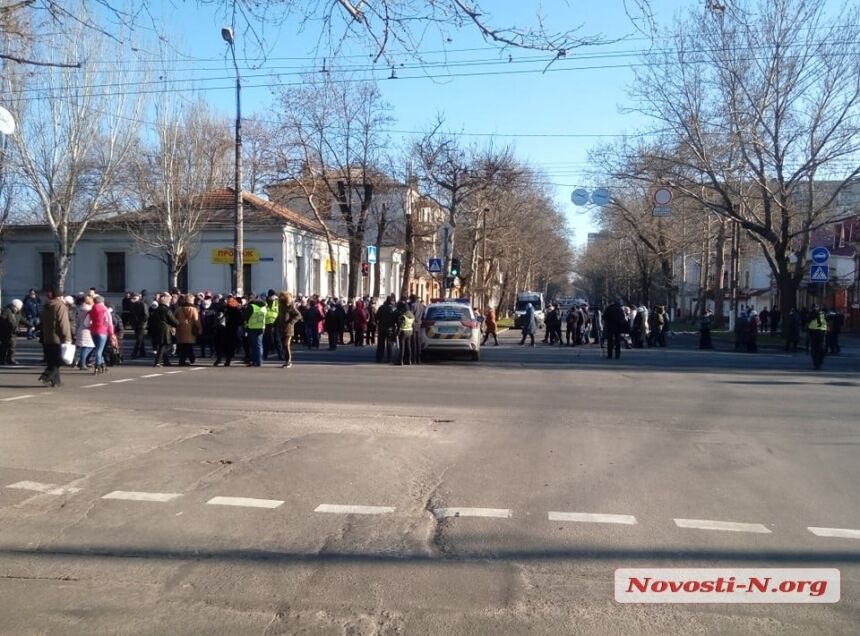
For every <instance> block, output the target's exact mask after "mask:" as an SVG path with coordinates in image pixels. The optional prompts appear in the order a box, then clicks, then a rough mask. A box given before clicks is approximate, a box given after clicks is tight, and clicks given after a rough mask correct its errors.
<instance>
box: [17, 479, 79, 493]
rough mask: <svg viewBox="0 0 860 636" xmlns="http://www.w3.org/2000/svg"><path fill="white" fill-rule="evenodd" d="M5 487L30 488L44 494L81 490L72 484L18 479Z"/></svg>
mask: <svg viewBox="0 0 860 636" xmlns="http://www.w3.org/2000/svg"><path fill="white" fill-rule="evenodd" d="M6 488H14V489H16V490H32V491H34V492H41V493H44V494H46V495H71V494H74V493H76V492H81V489H80V488H75V487H73V486H58V485H57V484H43V483H41V482H38V481H19V482H17V483H14V484H9V485H8V486H6Z"/></svg>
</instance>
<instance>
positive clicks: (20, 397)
mask: <svg viewBox="0 0 860 636" xmlns="http://www.w3.org/2000/svg"><path fill="white" fill-rule="evenodd" d="M31 397H35V396H33V395H16V396H14V397H8V398H3V399H2V400H0V402H14V401H15V400H26V399H28V398H31Z"/></svg>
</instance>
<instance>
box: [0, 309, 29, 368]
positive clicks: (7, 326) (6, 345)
mask: <svg viewBox="0 0 860 636" xmlns="http://www.w3.org/2000/svg"><path fill="white" fill-rule="evenodd" d="M23 306H24V303H22V302H21V301H20V300H18V299H17V298H16V299H15V300H13V301H12V302H11V303H9V304H8V305H7V306H6V307H4V308H3V311H0V364H9V365H13V366H15V365H17V364H18V361H17V360H15V338H16V337H17V336H18V326H19V325H21V323H23V324H29V323H28V322H27V319H26V318H24V315H23V314H22V313H21V309H22V308H23Z"/></svg>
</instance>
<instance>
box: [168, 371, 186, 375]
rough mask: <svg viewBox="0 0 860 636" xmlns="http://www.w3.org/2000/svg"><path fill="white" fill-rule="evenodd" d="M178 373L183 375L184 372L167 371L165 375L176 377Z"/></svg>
mask: <svg viewBox="0 0 860 636" xmlns="http://www.w3.org/2000/svg"><path fill="white" fill-rule="evenodd" d="M177 373H182V371H165V372H164V375H175V374H177Z"/></svg>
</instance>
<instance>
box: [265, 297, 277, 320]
mask: <svg viewBox="0 0 860 636" xmlns="http://www.w3.org/2000/svg"><path fill="white" fill-rule="evenodd" d="M277 319H278V301H277V300H276V301H275V302H273V303H272V304H271V305H268V306H267V307H266V326H269V325H274V324H275V321H276V320H277Z"/></svg>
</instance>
